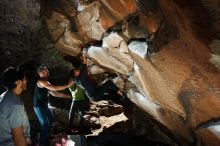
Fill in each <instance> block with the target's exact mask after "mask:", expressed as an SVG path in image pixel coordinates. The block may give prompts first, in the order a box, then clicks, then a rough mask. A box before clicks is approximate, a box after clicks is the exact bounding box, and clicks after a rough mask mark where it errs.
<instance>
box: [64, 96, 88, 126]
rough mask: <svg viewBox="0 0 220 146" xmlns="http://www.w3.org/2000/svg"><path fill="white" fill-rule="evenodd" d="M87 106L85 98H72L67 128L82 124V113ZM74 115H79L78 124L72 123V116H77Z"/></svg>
mask: <svg viewBox="0 0 220 146" xmlns="http://www.w3.org/2000/svg"><path fill="white" fill-rule="evenodd" d="M86 106H87V100H72V104H71V108H70V112H69V121H68V128H69V129H71V128H73V127H74V126H75V127H80V126H82V122H83V115H84V114H85V110H86ZM76 116H81V117H79V118H80V119H78V120H80V121H79V125H73V120H74V118H78V117H76Z"/></svg>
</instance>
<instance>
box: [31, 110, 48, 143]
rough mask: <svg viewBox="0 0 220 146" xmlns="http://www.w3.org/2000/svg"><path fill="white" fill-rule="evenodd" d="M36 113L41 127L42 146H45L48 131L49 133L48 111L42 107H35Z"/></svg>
mask: <svg viewBox="0 0 220 146" xmlns="http://www.w3.org/2000/svg"><path fill="white" fill-rule="evenodd" d="M34 111H35V113H36V115H37V118H38V120H39V122H40V125H41V130H40V146H45V145H46V142H47V138H48V131H49V126H50V124H49V119H48V117H47V111H46V109H43V108H40V107H34Z"/></svg>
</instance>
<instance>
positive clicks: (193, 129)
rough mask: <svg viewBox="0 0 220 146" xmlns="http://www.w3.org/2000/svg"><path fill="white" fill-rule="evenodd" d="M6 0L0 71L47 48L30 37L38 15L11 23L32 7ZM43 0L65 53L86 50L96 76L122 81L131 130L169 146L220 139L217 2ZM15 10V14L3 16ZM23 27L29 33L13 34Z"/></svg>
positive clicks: (46, 20) (73, 55) (50, 28)
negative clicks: (22, 6)
mask: <svg viewBox="0 0 220 146" xmlns="http://www.w3.org/2000/svg"><path fill="white" fill-rule="evenodd" d="M10 2H11V3H10V4H11V5H10V6H11V7H9V9H6V10H5V9H4V8H5V6H6V5H5V3H6V1H2V2H1V4H2V5H1V7H0V9H1V10H3V11H2V14H1V16H0V17H1V18H3V19H2V20H3V21H2V22H5V24H6V25H4V26H11V27H0V30H1V36H2V37H1V39H0V41H1V43H0V47H1V52H2V53H1V54H3V55H1V58H3V59H2V60H1V62H0V64H1V69H2V68H4V67H6V66H7V65H6V64H7V63H8V62H9V61H10V60H13V61H12V62H10V63H9V64H10V65H20V64H22V62H23V61H25V60H26V58H30V59H31V58H34V57H35V56H37V55H38V54H44V55H45V54H46V53H45V52H46V50H47V48H50V47H45V48H44V49H43V50H41V51H39V50H40V49H39V48H41V46H42V43H40V42H41V41H39V38H38V37H34V38H36V39H33V38H32V37H31V36H32V35H33V36H39V35H38V33H37V32H38V30H39V28H40V26H39V23H38V21H34V20H33V19H31V20H32V21H22V23H18V25H17V26H18V27H14V26H16V25H13V24H14V23H15V22H16V21H17V20H19V19H22V20H26V19H24V18H35V17H23V16H24V15H23V14H24V13H21V12H26V13H27V12H32V11H30V9H27V8H29V7H27V6H28V5H27V4H28V2H27V1H25V2H24V1H23V3H21V5H25V6H26V7H25V8H26V9H24V10H25V11H21V9H20V7H12V6H14V5H13V4H14V3H15V1H10ZM19 2H20V1H19ZM35 4H36V3H35ZM32 6H36V5H32ZM40 6H41V16H42V17H41V18H42V22H43V23H42V24H43V27H44V28H45V29H46V33H47V34H48V36H49V38H50V40H51V42H52V43H53V44H54V46H55V47H56V48H57V49H58V50H59V51H60V52H61V53H62V55H63V56H65V57H68V58H70V59H73V60H74V59H79V58H80V57H81V55H82V53H85V54H86V56H87V57H88V60H89V62H90V64H89V70H90V73H91V76H92V77H93V76H96V79H98V82H101V81H103V80H104V78H106V77H108V78H109V77H110V78H113V77H117V76H118V77H120V78H121V79H122V80H123V81H122V82H121V83H120V86H121V87H120V88H121V89H122V90H123V92H125V93H126V94H127V97H128V99H129V101H131V102H132V104H128V105H127V106H126V104H125V105H124V107H125V110H124V114H125V115H126V116H127V117H128V118H129V119H132V121H133V122H132V123H131V125H130V128H131V129H130V130H131V131H132V132H134V133H135V134H137V135H143V136H145V137H149V138H151V139H154V140H155V139H159V140H161V142H164V143H166V144H170V145H184V146H186V145H198V146H199V145H205V146H209V145H220V138H219V131H218V129H219V125H220V124H219V119H220V98H219V97H220V70H219V66H220V57H219V52H220V51H219V50H220V48H219V46H220V45H219V40H220V37H219V34H220V33H219V32H220V28H219V18H220V14H219V0H194V1H190V0H170V1H167V0H158V1H156V0H136V1H135V0H91V1H90V0H89V1H88V0H66V1H63V0H48V1H43V0H42V1H40ZM36 7H37V6H36ZM37 8H38V7H37ZM37 8H36V9H34V10H36V12H39V9H37ZM13 9H15V10H16V12H17V13H20V15H13V16H16V17H13V18H14V19H7V15H6V14H8V12H9V11H12V10H13ZM3 12H4V13H3ZM36 12H35V14H36ZM13 14H16V13H13ZM29 14H31V13H29ZM4 16H5V17H4ZM28 16H29V15H28ZM31 16H33V15H31ZM38 20H39V18H38ZM18 22H21V21H18ZM27 22H36V23H32V24H34V25H32V24H30V23H27ZM0 24H1V23H0ZM23 24H26V25H23ZM35 24H36V25H35ZM1 26H2V25H1ZM12 26H13V27H12ZM23 26H24V27H23ZM33 26H38V27H33ZM4 28H7V29H4ZM14 28H17V29H14ZM31 28H37V29H34V30H33V29H31ZM14 30H19V31H17V32H14ZM30 30H31V31H30ZM23 33H24V34H27V35H25V36H27V37H26V38H25V37H24V38H23V37H18V36H22V35H23ZM34 34H35V35H34ZM11 36H13V37H11ZM3 38H4V39H3ZM8 38H13V39H14V40H16V41H15V42H17V43H14V41H12V40H13V39H8ZM27 38H32V39H31V40H32V41H31V40H28V39H27ZM33 40H36V41H33ZM23 42H28V43H29V42H32V43H29V44H28V43H27V44H26V43H23ZM134 42H135V43H134ZM24 44H26V45H24ZM36 44H40V45H39V46H38V45H36ZM47 45H48V44H47ZM34 46H38V47H34ZM48 46H49V45H48ZM32 47H33V49H30V48H32ZM136 47H137V49H136ZM142 47H143V48H142ZM3 48H4V49H3ZM15 48H17V49H15ZM38 51H39V52H38ZM16 52H17V53H16ZM42 52H43V53H42ZM14 54H16V55H14ZM24 54H25V55H24ZM45 56H46V57H47V56H48V55H45ZM54 60H56V58H55V59H54ZM71 63H73V62H71ZM51 64H52V66H53V63H51ZM103 74H104V75H103ZM106 106H107V105H106ZM107 109H109V108H107ZM100 111H102V113H105V114H106V115H107V116H109V110H105V108H103V110H100ZM99 114H100V113H99ZM89 119H91V120H93V121H96V120H97V119H95V118H92V117H90V118H89ZM146 123H147V124H149V125H150V126H149V125H147V124H146ZM107 129H108V128H107ZM110 129H111V128H110ZM106 131H108V130H106Z"/></svg>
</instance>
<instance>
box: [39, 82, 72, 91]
mask: <svg viewBox="0 0 220 146" xmlns="http://www.w3.org/2000/svg"><path fill="white" fill-rule="evenodd" d="M73 84H74V82H73V81H70V82H69V83H68V84H66V85H62V86H59V85H52V84H50V82H48V81H47V80H39V81H38V82H37V85H38V86H39V87H44V88H47V89H48V90H51V91H60V90H64V89H66V88H69V87H70V86H72V85H73Z"/></svg>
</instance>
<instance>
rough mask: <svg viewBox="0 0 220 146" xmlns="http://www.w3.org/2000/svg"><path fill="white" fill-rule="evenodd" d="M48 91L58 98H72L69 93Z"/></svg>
mask: <svg viewBox="0 0 220 146" xmlns="http://www.w3.org/2000/svg"><path fill="white" fill-rule="evenodd" d="M49 93H50V94H51V95H53V96H55V97H60V98H72V97H71V96H70V95H69V94H64V93H60V92H57V91H49Z"/></svg>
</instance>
